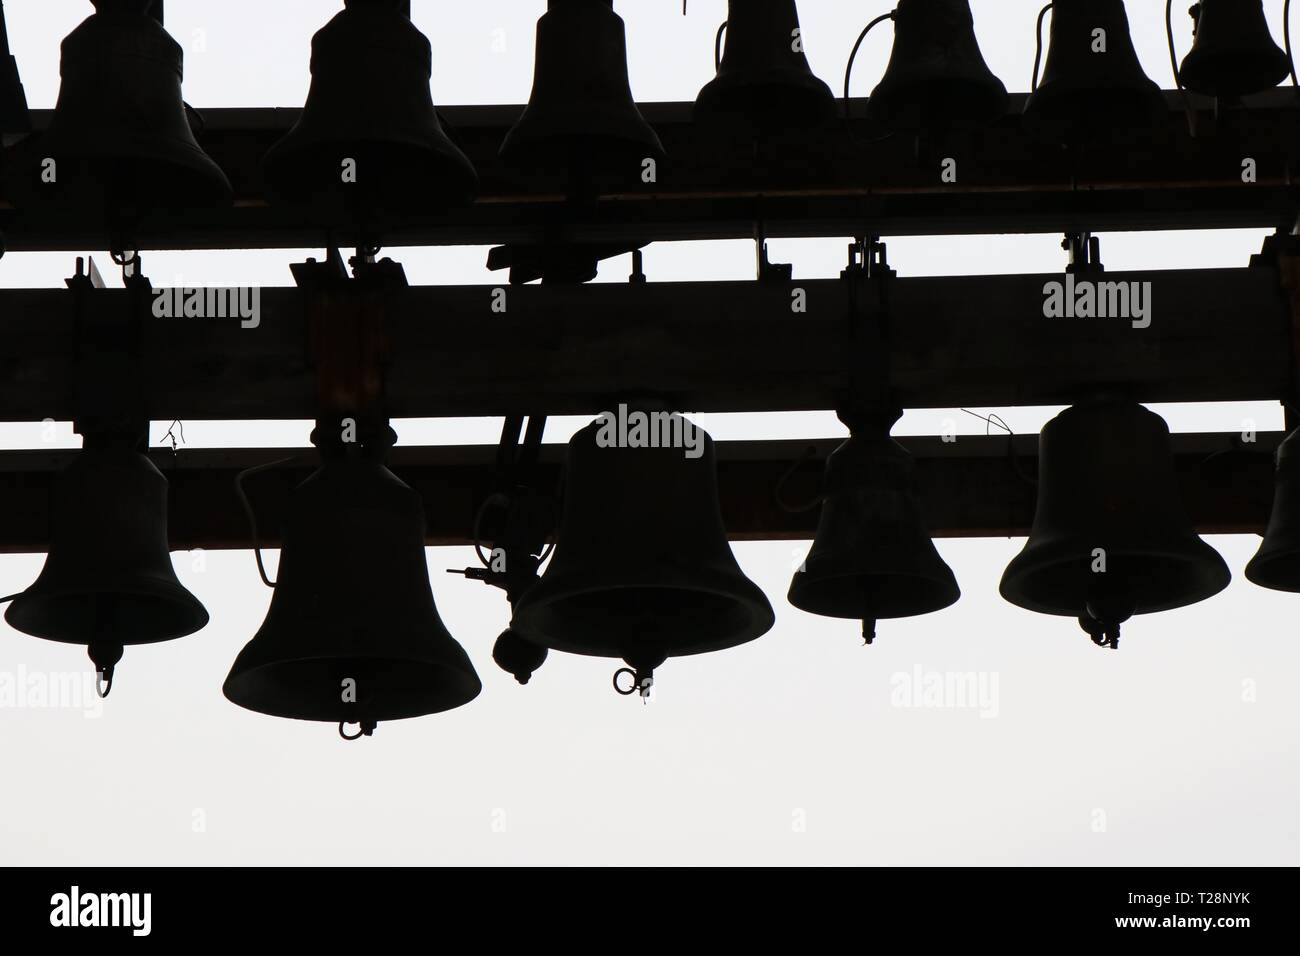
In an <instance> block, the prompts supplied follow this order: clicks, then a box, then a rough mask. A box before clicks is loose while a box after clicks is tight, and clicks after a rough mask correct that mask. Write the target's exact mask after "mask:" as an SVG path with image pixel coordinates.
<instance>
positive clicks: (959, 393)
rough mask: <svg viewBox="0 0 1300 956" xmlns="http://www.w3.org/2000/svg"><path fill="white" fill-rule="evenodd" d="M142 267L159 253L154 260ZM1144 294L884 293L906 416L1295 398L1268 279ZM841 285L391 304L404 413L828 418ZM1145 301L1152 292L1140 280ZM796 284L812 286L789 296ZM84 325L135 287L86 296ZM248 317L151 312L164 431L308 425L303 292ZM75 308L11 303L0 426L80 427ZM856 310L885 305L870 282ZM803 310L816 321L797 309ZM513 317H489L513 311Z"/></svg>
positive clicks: (470, 292)
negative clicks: (1105, 301) (251, 323)
mask: <svg viewBox="0 0 1300 956" xmlns="http://www.w3.org/2000/svg"><path fill="white" fill-rule="evenodd" d="M146 265H147V259H146ZM1096 278H1098V279H1099V280H1104V281H1106V282H1114V283H1140V284H1145V283H1150V287H1149V295H1150V306H1151V312H1150V325H1149V327H1147V328H1135V327H1134V325H1133V322H1132V321H1129V320H1127V319H1124V318H1104V319H1103V318H1046V317H1044V314H1043V313H1044V300H1045V295H1044V291H1043V290H1044V287H1045V285H1046V284H1048V283H1052V282H1062V283H1063V282H1064V281H1065V276H1063V275H1024V276H988V277H965V278H938V279H935V278H918V279H907V278H898V279H891V280H885V281H888V282H889V283H890V285H889V291H888V301H889V315H890V324H891V326H892V329H893V333H892V365H893V382H894V385H895V388H896V390H897V393H898V396H899V400H900V401H901V403H902V404H903V406H904V407H907V408H950V407H956V406H960V405H980V406H990V407H997V406H1013V405H1052V404H1069V403H1070V402H1072V401H1074V400H1077V399H1078V398H1079V397H1080V396H1081V395H1084V394H1086V393H1088V392H1089V391H1091V390H1093V389H1095V388H1098V387H1102V386H1118V387H1122V388H1124V389H1126V390H1128V391H1129V392H1131V394H1132V395H1133V396H1134V397H1135V398H1137V399H1138V400H1139V401H1145V402H1188V401H1204V402H1212V401H1252V400H1281V399H1283V398H1285V397H1286V396H1287V395H1289V394H1290V388H1291V384H1290V376H1291V372H1290V361H1291V360H1290V348H1291V320H1290V314H1289V307H1288V300H1287V299H1286V297H1285V295H1284V293H1283V291H1282V290H1281V288H1280V286H1279V280H1278V273H1277V270H1276V269H1273V268H1264V267H1258V268H1249V269H1222V270H1205V271H1196V272H1143V273H1106V274H1104V276H1099V277H1096ZM848 285H849V283H847V282H845V281H843V280H816V281H808V282H801V281H796V282H794V283H789V282H721V283H649V284H638V285H632V284H627V285H624V284H621V283H619V284H594V285H584V286H576V285H575V286H564V285H541V286H518V287H511V288H508V289H506V290H505V292H504V300H503V299H502V298H501V296H500V295H498V294H496V293H494V290H493V288H492V287H490V286H455V287H450V286H449V287H420V288H398V289H393V290H391V291H390V292H389V293H388V296H389V297H388V298H387V300H386V305H385V309H386V314H387V321H386V325H387V329H388V335H389V336H390V338H391V340H392V350H391V351H392V360H391V365H390V367H389V369H388V381H387V402H388V410H389V413H390V414H391V416H392V417H393V418H438V417H454V416H498V415H507V414H537V415H539V414H548V415H560V414H596V413H598V412H600V411H603V410H605V409H609V408H612V407H614V405H615V403H616V402H617V401H618V399H619V397H620V396H627V395H630V394H645V393H651V394H657V395H663V396H665V397H666V398H667V399H668V400H669V401H670V403H671V404H673V405H674V406H675V407H676V408H678V409H681V410H683V411H688V412H764V411H791V410H810V409H830V408H834V407H835V404H836V397H837V395H838V394H839V393H840V392H841V391H842V390H843V389H844V388H845V387H846V386H847V383H848V372H849V368H850V366H851V365H854V364H856V365H858V366H860V367H866V366H867V364H868V363H869V361H870V360H871V356H870V355H867V354H854V353H853V351H852V349H851V348H850V346H849V332H848V327H849V322H848V315H849V308H850V307H849V289H848ZM1143 287H1144V288H1145V286H1143ZM795 290H802V296H796V294H795ZM80 294H81V295H83V296H84V299H83V301H84V305H83V306H82V308H83V309H85V310H88V312H89V313H91V314H98V313H99V312H101V311H102V312H104V313H109V312H111V311H113V310H124V309H125V307H126V302H127V298H126V297H127V295H128V293H127V292H125V291H123V290H112V289H103V290H91V291H88V292H85V293H80ZM260 295H261V299H260V315H259V321H258V324H257V326H256V328H246V327H243V323H242V322H241V320H240V319H239V318H228V319H202V318H158V317H155V316H153V315H152V313H150V314H148V315H146V316H145V317H144V320H143V321H144V326H143V345H142V350H143V353H142V355H141V369H142V373H141V375H142V379H143V380H142V382H141V383H140V384H141V386H142V389H143V392H144V393H145V394H146V395H147V403H146V404H147V410H148V413H149V417H150V418H151V419H153V420H165V421H171V420H173V419H201V420H222V419H226V420H231V419H308V420H310V419H313V418H315V417H316V407H315V394H316V393H315V388H314V378H313V373H312V369H311V367H310V365H309V358H308V347H307V341H308V332H307V328H308V323H307V296H308V294H307V293H306V292H304V291H302V290H299V289H295V288H275V289H263V290H261V293H260ZM74 296H75V294H74V293H73V292H71V291H67V290H58V289H51V290H16V291H0V421H11V422H21V421H40V420H42V419H45V418H53V419H56V420H68V419H71V418H72V417H73V411H74V410H73V399H74V394H73V388H74V369H73V365H72V363H71V361H70V356H71V354H72V348H73V344H74V321H73V314H74ZM863 298H864V300H871V301H875V300H876V293H875V291H874V288H873V289H872V290H870V291H868V292H867V293H866V294H865V295H864V297H863ZM796 302H802V303H804V304H805V305H806V311H795V310H794V308H793V307H794V306H795V304H796ZM502 303H504V306H503V307H504V309H505V311H504V312H500V311H496V310H494V308H493V306H494V305H497V306H498V307H502Z"/></svg>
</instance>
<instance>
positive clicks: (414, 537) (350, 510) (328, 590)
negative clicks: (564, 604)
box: [223, 454, 482, 735]
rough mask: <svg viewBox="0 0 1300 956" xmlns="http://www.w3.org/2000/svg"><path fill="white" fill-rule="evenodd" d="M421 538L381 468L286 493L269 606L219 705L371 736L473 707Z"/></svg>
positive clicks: (414, 517)
mask: <svg viewBox="0 0 1300 956" xmlns="http://www.w3.org/2000/svg"><path fill="white" fill-rule="evenodd" d="M424 529H425V521H424V509H423V508H422V507H421V505H420V499H419V496H418V495H417V494H416V493H415V492H414V491H412V490H411V488H410V487H408V486H407V485H406V484H404V483H403V482H402V481H400V480H399V479H398V478H397V476H395V475H394V474H393V473H392V472H391V471H389V470H388V469H387V468H385V467H384V466H383V464H381V463H380V462H379V461H377V460H372V459H369V458H342V457H334V456H333V455H332V454H331V456H330V457H327V458H326V460H325V462H324V463H323V464H322V465H321V467H320V468H319V469H318V470H317V471H316V473H315V474H313V475H312V476H311V477H309V478H308V479H307V480H306V481H304V482H303V483H302V484H301V485H299V486H298V487H297V488H296V489H295V490H294V492H293V497H292V499H291V502H290V514H289V518H288V522H287V525H286V529H285V535H284V547H283V550H282V552H281V559H280V571H279V575H278V579H277V581H276V586H275V592H274V596H273V597H272V598H271V607H270V610H268V611H267V614H266V620H265V621H263V622H262V626H261V628H260V629H259V630H258V632H257V634H256V635H255V636H254V637H253V639H252V640H251V641H250V642H249V643H248V644H247V645H246V646H245V647H244V649H243V650H242V651H240V653H239V656H238V657H237V658H236V659H235V663H234V665H233V666H232V667H231V669H230V675H229V676H228V677H227V678H226V682H225V685H224V687H223V691H224V692H225V695H226V697H227V698H228V699H229V700H230V701H231V702H232V703H235V704H238V705H239V706H240V707H245V708H247V709H249V710H254V711H258V712H259V713H263V714H270V715H272V716H275V717H290V718H295V719H298V720H319V721H328V722H330V723H337V724H340V725H343V724H352V723H355V724H359V725H360V727H361V730H360V733H361V734H366V735H368V733H369V732H373V730H374V725H375V724H376V723H378V722H379V721H385V720H401V719H404V718H407V717H418V716H421V715H424V714H434V713H438V712H440V711H444V710H450V709H451V708H453V707H459V706H461V705H462V704H467V703H469V702H470V701H471V700H473V699H474V698H475V697H477V696H478V693H479V691H480V690H481V689H482V685H481V684H480V683H479V679H478V675H477V674H476V673H475V672H474V667H473V665H472V664H471V663H470V661H469V658H468V657H467V656H466V654H465V651H464V649H463V648H461V646H460V645H459V644H457V643H456V641H455V640H454V639H453V638H452V636H451V635H450V634H449V633H448V632H447V629H446V627H445V626H444V625H443V623H442V620H441V618H439V616H438V610H437V608H436V607H435V606H434V603H433V593H432V591H431V589H430V587H429V571H428V565H427V563H426V561H425V555H424Z"/></svg>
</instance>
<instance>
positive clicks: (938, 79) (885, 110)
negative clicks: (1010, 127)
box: [867, 0, 1007, 133]
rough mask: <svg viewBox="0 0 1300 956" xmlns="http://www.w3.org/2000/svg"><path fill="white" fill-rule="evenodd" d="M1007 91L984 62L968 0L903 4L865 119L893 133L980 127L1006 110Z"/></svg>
mask: <svg viewBox="0 0 1300 956" xmlns="http://www.w3.org/2000/svg"><path fill="white" fill-rule="evenodd" d="M1006 105H1007V88H1006V87H1005V86H1003V85H1002V81H1001V80H999V79H998V78H997V77H996V76H994V75H993V72H992V71H991V70H990V69H989V68H988V65H987V64H986V63H985V62H984V56H983V54H981V53H980V48H979V42H978V41H977V40H976V39H975V20H974V18H973V17H972V16H971V12H970V3H969V0H899V3H898V9H897V10H896V11H895V13H894V49H893V52H892V54H891V55H890V57H889V66H888V67H887V68H886V70H885V76H884V78H883V79H882V80H881V81H880V84H879V85H878V86H877V87H876V88H875V90H873V91H872V93H871V97H870V98H869V99H868V100H867V117H868V118H869V119H870V120H872V121H873V122H875V123H877V124H879V125H880V126H881V127H883V128H885V129H888V130H891V131H902V132H909V133H928V132H935V131H943V130H948V129H954V128H961V127H970V126H978V125H982V124H984V123H989V122H992V121H993V120H995V119H997V118H998V117H999V116H1001V115H1002V114H1003V113H1004V112H1005V111H1006Z"/></svg>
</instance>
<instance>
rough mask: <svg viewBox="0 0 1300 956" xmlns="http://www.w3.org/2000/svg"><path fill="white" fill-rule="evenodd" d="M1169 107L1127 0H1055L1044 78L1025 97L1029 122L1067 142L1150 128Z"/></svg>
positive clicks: (1038, 132) (1037, 132)
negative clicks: (1143, 58)
mask: <svg viewBox="0 0 1300 956" xmlns="http://www.w3.org/2000/svg"><path fill="white" fill-rule="evenodd" d="M1168 112H1169V105H1168V104H1167V103H1166V102H1165V98H1164V94H1163V93H1161V92H1160V87H1158V86H1157V85H1156V84H1155V83H1153V82H1152V81H1151V79H1150V78H1149V77H1148V76H1147V75H1146V74H1145V73H1144V72H1142V64H1141V63H1139V62H1138V57H1137V51H1136V50H1135V49H1134V48H1133V38H1132V36H1131V35H1130V33H1129V25H1128V15H1127V13H1125V10H1124V2H1123V0H1055V2H1054V3H1053V4H1052V36H1051V44H1050V46H1049V47H1048V50H1047V62H1046V64H1045V65H1044V67H1043V79H1042V82H1041V83H1040V84H1039V85H1038V88H1037V89H1036V90H1034V91H1033V92H1032V93H1030V94H1029V99H1028V100H1027V101H1026V102H1025V117H1024V119H1025V128H1026V129H1028V130H1029V132H1031V133H1032V134H1033V135H1035V136H1038V137H1040V138H1043V139H1047V140H1051V141H1052V142H1056V143H1063V144H1080V143H1085V142H1089V141H1093V140H1097V139H1106V138H1111V137H1115V136H1119V135H1123V134H1127V133H1133V132H1136V131H1141V130H1145V129H1149V128H1151V127H1154V126H1156V125H1157V124H1159V123H1160V122H1162V121H1163V120H1164V118H1165V116H1166V115H1167V114H1168Z"/></svg>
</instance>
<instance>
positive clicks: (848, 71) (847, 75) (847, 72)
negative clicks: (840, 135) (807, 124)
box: [844, 10, 895, 120]
mask: <svg viewBox="0 0 1300 956" xmlns="http://www.w3.org/2000/svg"><path fill="white" fill-rule="evenodd" d="M894 13H895V11H893V10H890V11H889V12H888V13H882V14H881V15H880V16H878V17H876V19H874V20H872V21H871V22H870V23H868V24H867V26H866V28H865V29H864V30H863V31H862V32H861V33H860V34H859V35H858V42H857V43H855V44H853V52H852V53H850V54H849V62H848V66H846V67H845V68H844V119H845V120H848V119H849V81H850V80H851V79H852V78H853V61H854V60H856V59H857V58H858V50H860V49H861V48H862V43H863V41H864V40H866V38H867V34H868V33H870V32H871V31H872V30H873V29H875V27H876V26H877V25H878V24H881V23H884V22H885V21H886V20H892V19H894Z"/></svg>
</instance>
